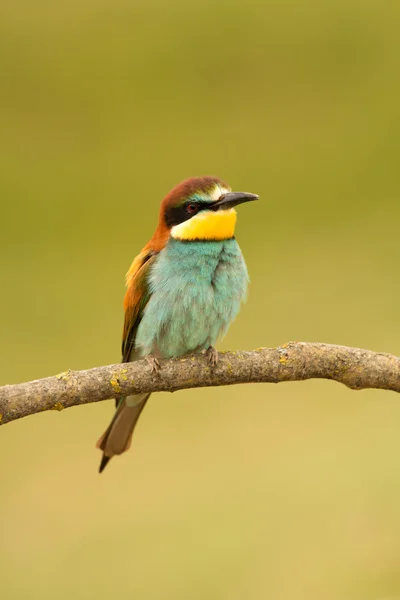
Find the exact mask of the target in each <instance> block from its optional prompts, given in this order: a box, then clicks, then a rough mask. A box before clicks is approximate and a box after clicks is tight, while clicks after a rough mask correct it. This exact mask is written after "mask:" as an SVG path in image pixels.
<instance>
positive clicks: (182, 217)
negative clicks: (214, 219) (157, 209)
mask: <svg viewBox="0 0 400 600" xmlns="http://www.w3.org/2000/svg"><path fill="white" fill-rule="evenodd" d="M192 204H193V205H194V206H196V207H198V210H194V211H193V212H189V211H188V206H190V205H192ZM208 207H210V204H209V203H208V202H196V201H195V200H192V201H190V200H188V201H187V202H184V203H183V204H181V205H180V206H171V207H169V208H167V210H166V211H165V222H166V224H167V227H174V226H175V225H179V223H183V222H184V221H187V220H188V219H190V218H191V217H194V215H197V214H198V213H199V212H200V211H201V210H204V209H205V208H208Z"/></svg>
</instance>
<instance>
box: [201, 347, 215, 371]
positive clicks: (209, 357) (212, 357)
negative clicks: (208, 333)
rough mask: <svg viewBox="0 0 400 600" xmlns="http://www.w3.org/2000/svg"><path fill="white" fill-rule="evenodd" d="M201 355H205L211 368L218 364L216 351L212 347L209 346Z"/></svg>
mask: <svg viewBox="0 0 400 600" xmlns="http://www.w3.org/2000/svg"><path fill="white" fill-rule="evenodd" d="M203 353H204V354H205V355H206V357H207V360H208V362H209V363H210V365H211V366H212V367H215V366H216V365H217V364H218V351H217V350H216V349H215V348H214V346H210V347H209V348H207V350H203Z"/></svg>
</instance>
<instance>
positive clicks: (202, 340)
mask: <svg viewBox="0 0 400 600" xmlns="http://www.w3.org/2000/svg"><path fill="white" fill-rule="evenodd" d="M247 281H248V275H247V269H246V265H245V262H244V260H243V256H242V253H241V251H240V248H239V246H238V244H237V242H236V240H234V239H230V240H224V241H215V242H214V241H207V242H200V241H191V242H182V241H178V240H172V239H171V240H170V241H169V242H168V244H167V246H166V247H165V248H164V250H163V251H162V252H161V253H160V256H159V258H158V259H157V261H156V263H155V264H154V266H153V267H152V271H151V274H150V289H151V297H150V300H149V302H148V304H147V306H146V309H145V311H144V315H143V319H142V321H141V323H140V325H139V328H138V332H137V337H136V347H137V348H138V349H139V348H140V350H141V353H143V354H147V353H150V352H152V353H157V354H160V355H162V356H165V357H171V356H181V355H182V354H186V353H187V352H191V351H198V350H201V349H203V348H208V347H209V346H211V345H214V344H215V342H216V340H217V338H218V337H219V336H222V335H224V334H225V333H226V331H227V329H228V327H229V325H230V323H231V322H232V320H233V319H234V318H235V317H236V315H237V313H238V311H239V308H240V303H241V302H242V301H243V300H244V298H245V295H246V290H247Z"/></svg>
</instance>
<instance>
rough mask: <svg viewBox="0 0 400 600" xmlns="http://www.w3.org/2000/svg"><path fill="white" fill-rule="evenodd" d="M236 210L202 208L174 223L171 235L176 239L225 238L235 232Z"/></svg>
mask: <svg viewBox="0 0 400 600" xmlns="http://www.w3.org/2000/svg"><path fill="white" fill-rule="evenodd" d="M235 224H236V210H235V209H234V208H229V209H227V210H217V211H213V210H203V211H201V212H199V214H197V215H195V216H194V217H192V218H191V219H188V220H187V221H184V222H183V223H179V225H175V226H174V227H172V229H171V236H172V237H173V238H175V239H177V240H227V239H229V238H231V237H233V235H234V233H235Z"/></svg>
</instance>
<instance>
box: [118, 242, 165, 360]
mask: <svg viewBox="0 0 400 600" xmlns="http://www.w3.org/2000/svg"><path fill="white" fill-rule="evenodd" d="M157 254H158V253H157V252H154V250H152V249H144V250H143V251H142V252H141V253H140V254H139V255H138V256H137V257H136V258H135V260H134V261H133V263H132V265H131V267H130V269H129V271H128V273H127V275H126V285H127V290H126V294H125V298H124V309H125V321H124V330H123V335H122V362H128V361H129V357H130V355H131V352H132V349H133V348H134V346H135V338H136V332H137V328H138V326H139V323H140V321H141V319H142V316H143V311H144V309H145V306H146V304H147V302H148V301H149V298H150V289H149V283H148V280H149V273H150V268H151V266H152V264H153V263H154V261H155V259H156V257H157Z"/></svg>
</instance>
